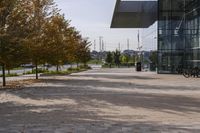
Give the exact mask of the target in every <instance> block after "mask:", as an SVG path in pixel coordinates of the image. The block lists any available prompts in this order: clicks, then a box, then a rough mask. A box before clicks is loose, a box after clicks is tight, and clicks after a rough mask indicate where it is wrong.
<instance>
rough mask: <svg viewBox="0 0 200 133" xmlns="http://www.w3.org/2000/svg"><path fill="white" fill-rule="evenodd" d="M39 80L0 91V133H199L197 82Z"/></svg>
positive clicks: (129, 73) (119, 75)
mask: <svg viewBox="0 0 200 133" xmlns="http://www.w3.org/2000/svg"><path fill="white" fill-rule="evenodd" d="M42 78H43V80H42V81H40V82H38V83H34V84H32V85H27V86H26V87H23V88H21V89H15V90H1V91H0V133H199V132H200V79H194V78H191V79H186V78H184V77H183V76H178V75H157V74H155V73H150V72H141V73H137V72H134V70H133V69H96V70H90V71H87V72H82V73H77V74H73V75H70V76H57V77H42ZM18 80H19V79H18Z"/></svg>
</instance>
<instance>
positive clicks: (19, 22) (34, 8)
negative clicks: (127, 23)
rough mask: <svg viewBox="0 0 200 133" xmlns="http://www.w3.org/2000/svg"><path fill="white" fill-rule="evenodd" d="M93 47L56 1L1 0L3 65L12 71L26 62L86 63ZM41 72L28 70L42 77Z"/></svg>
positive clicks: (0, 32) (0, 26)
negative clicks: (90, 47) (63, 13)
mask: <svg viewBox="0 0 200 133" xmlns="http://www.w3.org/2000/svg"><path fill="white" fill-rule="evenodd" d="M89 46H90V42H88V39H85V38H83V37H82V36H81V35H80V33H79V32H78V31H77V30H76V29H75V28H74V27H72V26H70V21H69V20H67V19H65V17H64V15H61V14H60V13H59V9H58V8H57V7H56V4H55V3H54V0H1V1H0V65H2V66H4V67H3V68H6V69H7V70H11V69H12V68H15V67H18V66H20V65H21V64H26V63H27V64H28V63H32V64H34V65H35V66H36V68H38V66H39V65H40V64H45V63H48V64H51V65H56V66H60V65H63V64H64V63H65V62H69V63H77V64H78V63H84V65H85V66H86V63H87V62H88V61H89V60H90V49H89ZM3 70H4V69H3ZM4 72H5V70H4ZM40 72H41V71H40V70H37V69H36V70H34V71H33V72H28V73H30V74H32V73H36V78H38V73H40ZM42 72H43V71H42ZM4 78H5V76H4Z"/></svg>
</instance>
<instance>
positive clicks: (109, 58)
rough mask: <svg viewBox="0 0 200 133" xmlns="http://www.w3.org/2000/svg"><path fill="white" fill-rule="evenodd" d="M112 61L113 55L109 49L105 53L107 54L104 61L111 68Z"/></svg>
mask: <svg viewBox="0 0 200 133" xmlns="http://www.w3.org/2000/svg"><path fill="white" fill-rule="evenodd" d="M112 62H113V55H112V53H111V52H110V51H109V52H108V53H107V56H106V63H108V64H109V67H110V68H111V67H112Z"/></svg>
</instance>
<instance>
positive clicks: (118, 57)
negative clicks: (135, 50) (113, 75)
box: [114, 50, 121, 67]
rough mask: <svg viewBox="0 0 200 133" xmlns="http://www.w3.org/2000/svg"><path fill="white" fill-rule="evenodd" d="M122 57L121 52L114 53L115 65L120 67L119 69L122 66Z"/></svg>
mask: <svg viewBox="0 0 200 133" xmlns="http://www.w3.org/2000/svg"><path fill="white" fill-rule="evenodd" d="M120 56H121V52H120V51H118V50H116V51H115V52H114V62H115V65H116V66H118V67H119V66H120V64H121V61H120Z"/></svg>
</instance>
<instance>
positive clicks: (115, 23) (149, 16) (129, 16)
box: [111, 0, 158, 28]
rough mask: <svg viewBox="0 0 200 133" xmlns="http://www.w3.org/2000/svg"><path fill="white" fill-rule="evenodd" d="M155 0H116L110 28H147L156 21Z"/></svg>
mask: <svg viewBox="0 0 200 133" xmlns="http://www.w3.org/2000/svg"><path fill="white" fill-rule="evenodd" d="M157 8H158V3H157V1H121V0H117V2H116V6H115V10H114V14H113V18H112V22H111V28H148V27H149V26H150V25H152V24H153V23H154V22H155V21H157Z"/></svg>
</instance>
